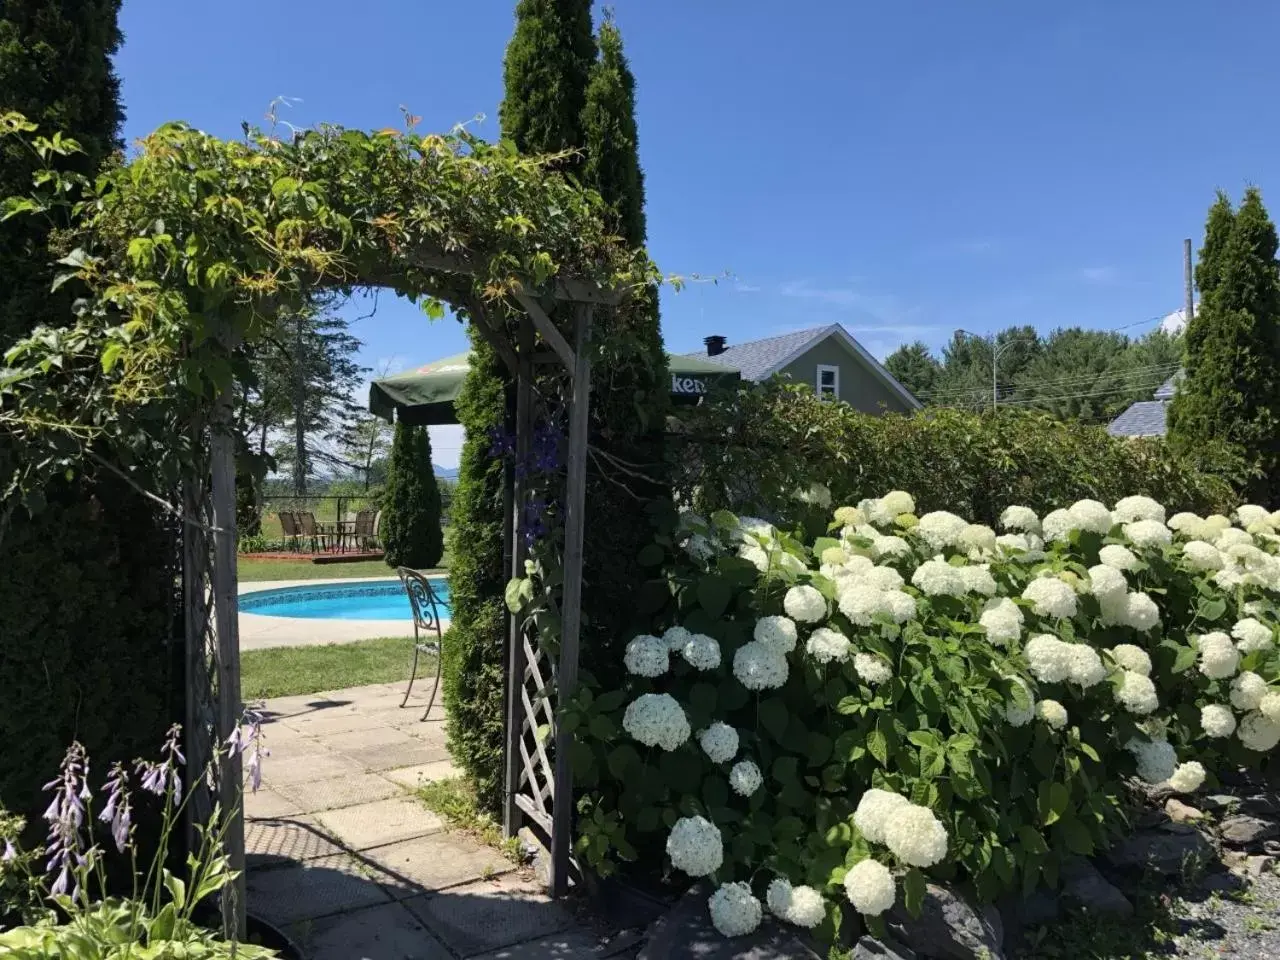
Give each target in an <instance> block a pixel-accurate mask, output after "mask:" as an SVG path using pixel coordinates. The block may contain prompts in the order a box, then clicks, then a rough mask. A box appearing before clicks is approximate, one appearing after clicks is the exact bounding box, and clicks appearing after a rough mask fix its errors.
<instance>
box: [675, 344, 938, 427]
mask: <svg viewBox="0 0 1280 960" xmlns="http://www.w3.org/2000/svg"><path fill="white" fill-rule="evenodd" d="M828 337H835V338H836V339H837V340H839V341H840V342H841V343H842V344H844V346H845V347H846V348H848V350H849V351H850V352H851V353H854V354H855V355H857V356H858V357H859V358H860V359H861V360H862V361H863V362H864V363H865V364H866V365H867V368H868V369H869V370H870V371H871V373H872V374H873V375H874V376H875V377H876V379H878V380H880V382H881V383H883V384H884V385H885V386H886V387H888V388H889V390H890V391H891V392H893V393H896V394H897V395H898V396H899V397H901V398H902V400H903V401H904V402H905V403H906V404H907V406H908V407H910V408H912V409H915V408H918V407H919V406H920V401H919V400H917V399H916V398H915V397H914V396H912V395H911V392H910V391H909V390H908V389H907V388H906V387H904V386H903V385H902V384H900V383H899V382H898V381H897V380H896V379H894V376H893V374H891V373H890V372H889V371H888V370H886V369H885V367H884V364H882V363H881V362H880V361H879V360H877V359H876V358H875V357H873V356H872V355H871V354H870V353H868V352H867V350H866V348H865V347H863V345H862V344H860V343H859V342H858V341H857V340H855V339H854V338H853V337H852V336H850V335H849V332H848V331H847V330H845V328H844V327H842V326H841V325H840V324H838V323H833V324H831V325H830V326H826V327H811V328H809V329H808V330H797V331H796V332H795V333H784V334H782V335H781V336H778V337H767V338H766V339H764V340H749V341H747V342H746V343H739V344H733V345H730V346H728V347H726V348H725V350H724V352H723V353H718V354H716V355H715V356H713V357H708V356H706V355H705V354H702V353H686V354H684V356H686V357H691V358H692V357H697V358H699V359H702V360H706V361H708V362H710V363H714V364H718V365H721V366H726V367H733V368H735V369H737V370H739V371H741V373H742V379H743V380H752V381H755V382H759V381H762V380H768V379H769V378H770V377H771V376H773V375H774V374H775V373H778V372H779V371H781V370H782V369H783V368H784V367H786V366H788V365H789V364H791V363H794V362H795V361H796V360H798V359H800V357H802V356H803V355H804V354H805V353H807V352H808V351H809V350H811V349H812V348H813V347H814V346H816V345H817V344H819V343H821V342H822V341H823V340H826V339H827V338H828Z"/></svg>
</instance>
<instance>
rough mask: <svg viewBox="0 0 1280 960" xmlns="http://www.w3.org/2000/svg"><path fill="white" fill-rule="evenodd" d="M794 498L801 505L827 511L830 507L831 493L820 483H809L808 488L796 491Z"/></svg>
mask: <svg viewBox="0 0 1280 960" xmlns="http://www.w3.org/2000/svg"><path fill="white" fill-rule="evenodd" d="M795 498H796V499H797V500H799V501H800V502H801V503H807V504H810V505H811V506H814V507H821V508H822V509H823V510H827V509H829V508H830V507H831V491H830V490H829V489H828V488H827V487H826V486H825V485H824V484H821V483H816V482H815V483H811V484H809V486H808V487H806V488H804V489H802V490H797V491H796V492H795Z"/></svg>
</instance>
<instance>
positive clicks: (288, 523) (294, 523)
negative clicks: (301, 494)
mask: <svg viewBox="0 0 1280 960" xmlns="http://www.w3.org/2000/svg"><path fill="white" fill-rule="evenodd" d="M279 517H280V532H281V534H282V535H283V536H284V540H285V543H287V544H288V545H289V548H290V549H291V550H297V549H298V541H299V539H300V538H301V536H302V531H301V530H300V529H299V528H298V518H297V517H295V516H294V514H293V511H292V510H281V511H280V513H279Z"/></svg>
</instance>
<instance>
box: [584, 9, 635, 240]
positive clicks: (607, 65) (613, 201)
mask: <svg viewBox="0 0 1280 960" xmlns="http://www.w3.org/2000/svg"><path fill="white" fill-rule="evenodd" d="M598 42H599V45H600V59H599V60H597V61H596V63H595V64H594V65H593V66H592V68H591V82H590V83H589V85H588V86H587V103H586V107H585V108H584V109H583V111H582V132H583V136H584V138H585V147H586V152H587V156H586V162H585V164H584V166H583V180H585V181H586V183H587V184H589V185H590V186H592V187H594V188H595V189H596V190H598V191H599V193H600V196H602V197H604V199H605V202H606V203H608V204H609V207H610V209H611V210H612V212H613V216H614V226H615V229H617V231H618V234H619V236H621V237H622V238H623V239H624V240H626V241H627V243H628V244H629V245H630V246H633V247H639V246H643V245H644V241H645V216H644V172H643V171H642V170H641V169H640V153H639V137H638V136H637V133H636V114H635V109H636V81H635V77H633V76H632V74H631V67H630V65H629V64H628V63H627V58H626V56H625V55H624V54H623V52H622V34H621V33H619V32H618V27H617V25H616V24H615V23H614V22H613V17H612V16H611V15H608V14H606V16H605V21H604V23H603V24H601V26H600V35H599V38H598Z"/></svg>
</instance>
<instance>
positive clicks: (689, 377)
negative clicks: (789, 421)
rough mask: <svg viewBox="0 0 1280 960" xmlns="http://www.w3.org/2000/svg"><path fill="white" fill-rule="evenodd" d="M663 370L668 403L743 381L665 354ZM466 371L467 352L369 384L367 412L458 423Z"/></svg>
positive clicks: (721, 368) (728, 371)
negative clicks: (667, 380)
mask: <svg viewBox="0 0 1280 960" xmlns="http://www.w3.org/2000/svg"><path fill="white" fill-rule="evenodd" d="M667 366H668V369H669V370H670V372H671V400H672V402H673V403H696V402H697V401H698V398H699V397H701V396H702V395H703V394H705V393H706V392H707V391H708V390H710V389H711V388H712V387H721V386H722V387H732V386H733V385H734V384H736V383H738V381H739V380H741V379H742V378H741V375H740V374H739V373H738V371H737V370H736V369H734V368H732V367H727V366H725V365H724V364H720V363H712V362H711V361H710V360H704V359H703V358H701V357H681V356H672V355H670V354H668V355H667ZM470 369H471V354H470V352H467V353H459V354H455V355H454V356H452V357H445V358H444V359H443V360H435V361H432V362H431V363H428V364H425V365H424V366H421V367H418V369H416V370H411V371H409V372H408V373H397V374H396V375H395V376H393V377H383V378H382V379H381V380H374V381H373V382H372V383H371V384H369V409H370V410H371V411H372V412H373V413H375V414H377V415H378V416H380V417H382V418H384V419H386V420H391V419H393V418H394V416H395V412H396V411H397V410H398V411H399V417H400V419H401V420H402V421H403V422H404V423H411V424H416V425H433V424H441V423H457V422H458V418H457V417H456V416H454V413H453V402H454V401H455V400H457V399H458V394H459V393H461V392H462V381H463V380H464V379H465V378H466V376H467V371H468V370H470Z"/></svg>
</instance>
